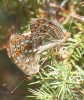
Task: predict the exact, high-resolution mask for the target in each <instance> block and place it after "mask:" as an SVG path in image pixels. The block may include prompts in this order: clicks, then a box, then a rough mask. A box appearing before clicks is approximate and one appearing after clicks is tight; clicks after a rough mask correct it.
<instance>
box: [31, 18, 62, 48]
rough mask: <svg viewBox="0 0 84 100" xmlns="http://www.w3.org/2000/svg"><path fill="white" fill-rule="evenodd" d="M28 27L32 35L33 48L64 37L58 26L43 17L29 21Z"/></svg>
mask: <svg viewBox="0 0 84 100" xmlns="http://www.w3.org/2000/svg"><path fill="white" fill-rule="evenodd" d="M30 28H31V34H32V37H33V40H32V41H33V44H34V45H33V48H35V47H36V48H38V47H40V46H43V45H45V44H49V43H51V42H54V41H56V40H59V39H63V38H64V32H63V31H62V29H61V28H60V26H59V25H57V24H56V25H55V24H54V23H53V22H51V21H49V20H47V19H44V18H37V19H35V20H33V21H31V23H30Z"/></svg>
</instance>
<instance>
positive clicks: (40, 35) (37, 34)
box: [7, 18, 64, 80]
mask: <svg viewBox="0 0 84 100" xmlns="http://www.w3.org/2000/svg"><path fill="white" fill-rule="evenodd" d="M63 38H64V32H63V31H62V29H61V27H60V26H59V25H58V24H54V23H53V22H51V21H49V20H48V19H45V18H35V19H34V20H32V21H31V22H30V31H29V32H28V33H23V34H18V33H13V34H12V35H11V36H10V39H9V45H8V49H7V51H8V55H9V57H10V58H11V59H12V60H13V62H14V63H15V64H16V65H17V66H18V68H19V69H20V70H21V71H22V72H23V73H25V74H26V75H27V76H28V79H29V80H30V79H32V78H33V77H34V75H35V74H36V73H38V72H39V68H40V65H39V60H40V54H41V53H42V52H44V51H45V50H48V49H50V48H53V47H54V46H58V45H59V44H61V42H62V40H63Z"/></svg>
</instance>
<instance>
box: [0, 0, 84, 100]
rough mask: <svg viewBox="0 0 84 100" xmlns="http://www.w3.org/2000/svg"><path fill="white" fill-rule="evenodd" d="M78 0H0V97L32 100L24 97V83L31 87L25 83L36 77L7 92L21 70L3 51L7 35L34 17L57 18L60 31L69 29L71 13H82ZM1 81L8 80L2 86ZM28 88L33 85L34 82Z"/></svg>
mask: <svg viewBox="0 0 84 100" xmlns="http://www.w3.org/2000/svg"><path fill="white" fill-rule="evenodd" d="M81 2H83V0H0V100H35V98H28V97H26V96H28V95H31V93H30V92H28V87H29V88H31V87H30V86H28V83H30V82H33V81H34V80H36V79H35V78H33V79H32V80H31V81H28V82H27V81H24V82H23V84H22V85H21V86H20V87H19V88H18V89H17V90H15V91H14V93H13V94H11V91H12V90H13V89H14V88H15V87H17V85H18V84H20V82H21V81H22V80H23V79H24V74H23V73H22V72H21V71H20V70H19V69H18V67H17V66H16V65H15V64H14V63H13V62H12V61H11V59H10V58H9V57H8V55H7V51H6V47H7V43H8V40H9V38H10V35H11V34H12V33H13V32H15V33H23V32H28V31H29V29H30V27H29V25H30V21H31V20H32V19H34V18H47V19H50V20H52V21H54V23H57V21H58V22H59V23H60V26H61V27H62V29H63V31H69V27H70V23H71V21H72V18H73V19H77V18H78V17H77V16H73V13H76V14H79V15H82V16H84V6H82V3H81ZM79 20H80V19H79ZM73 21H74V20H73ZM73 27H74V23H73V22H72V28H71V30H70V32H72V33H73V32H74V33H76V30H75V28H73ZM72 35H73V34H72ZM15 80H17V81H15ZM5 83H9V84H8V85H6V86H4V87H3V84H5ZM32 88H36V85H33V86H32Z"/></svg>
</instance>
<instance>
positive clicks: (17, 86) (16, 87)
mask: <svg viewBox="0 0 84 100" xmlns="http://www.w3.org/2000/svg"><path fill="white" fill-rule="evenodd" d="M24 81H25V79H23V80H22V82H21V83H20V84H19V85H18V86H17V87H16V88H14V90H12V91H11V93H13V92H14V91H15V90H16V89H17V88H18V87H19V86H20V85H21V84H22V83H23V82H24Z"/></svg>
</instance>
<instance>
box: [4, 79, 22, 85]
mask: <svg viewBox="0 0 84 100" xmlns="http://www.w3.org/2000/svg"><path fill="white" fill-rule="evenodd" d="M21 79H22V78H21ZM21 79H18V80H21ZM18 80H14V81H12V82H16V81H18ZM10 83H11V81H10V82H8V83H6V84H3V86H6V85H8V84H10Z"/></svg>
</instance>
